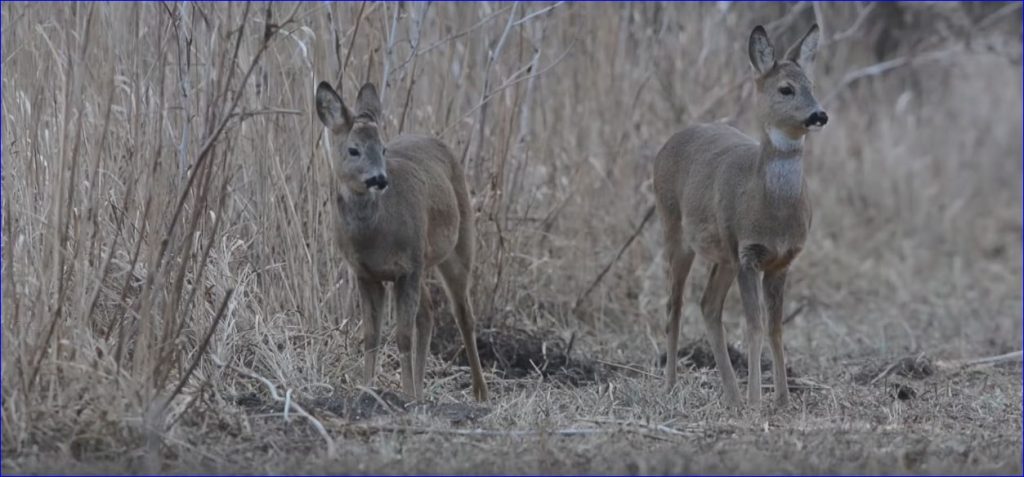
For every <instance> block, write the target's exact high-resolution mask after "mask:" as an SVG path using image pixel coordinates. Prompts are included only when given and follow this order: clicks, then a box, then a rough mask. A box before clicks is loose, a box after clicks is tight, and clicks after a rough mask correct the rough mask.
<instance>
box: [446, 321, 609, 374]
mask: <svg viewBox="0 0 1024 477" xmlns="http://www.w3.org/2000/svg"><path fill="white" fill-rule="evenodd" d="M439 321H441V322H440V323H438V326H435V329H434V337H433V339H432V340H431V342H430V352H431V353H432V354H434V355H435V356H437V357H438V358H441V359H443V360H446V361H450V362H452V363H453V364H456V365H459V366H468V365H469V362H468V361H467V360H466V353H465V348H464V347H463V343H462V335H461V334H460V333H459V329H458V327H456V326H455V324H454V322H453V320H439ZM476 344H477V348H478V350H479V352H480V361H481V363H482V364H483V366H484V368H491V369H493V370H494V371H495V372H496V374H498V375H499V376H500V377H502V378H503V379H522V378H526V377H529V376H536V375H539V376H540V377H541V378H542V379H543V380H544V381H546V382H553V383H560V384H565V385H569V386H586V385H589V384H595V383H600V382H603V381H605V380H607V379H608V376H609V370H608V369H607V368H606V367H605V366H604V365H602V364H601V363H599V362H597V361H596V360H594V359H591V358H589V357H587V356H583V355H580V354H579V353H578V352H577V353H575V354H574V353H573V351H574V350H573V342H572V340H570V342H568V343H566V342H565V340H563V339H561V338H559V337H557V336H554V335H552V334H548V333H544V332H542V331H528V330H523V329H519V328H512V327H501V328H485V329H478V330H477V337H476Z"/></svg>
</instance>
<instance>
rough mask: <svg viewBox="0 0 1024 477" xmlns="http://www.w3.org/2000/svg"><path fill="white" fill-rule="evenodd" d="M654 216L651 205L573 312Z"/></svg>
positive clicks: (581, 296) (578, 299)
mask: <svg viewBox="0 0 1024 477" xmlns="http://www.w3.org/2000/svg"><path fill="white" fill-rule="evenodd" d="M653 216H654V206H653V205H651V206H649V207H647V212H645V213H644V219H643V220H641V221H640V224H639V225H637V226H636V229H634V230H633V235H630V236H629V239H628V240H626V243H624V244H622V247H620V248H619V253H617V254H615V258H613V259H612V260H611V261H610V262H608V264H607V265H605V266H604V269H603V270H601V273H598V274H597V277H596V278H594V281H593V282H592V283H591V284H590V287H588V288H587V291H585V292H583V294H581V295H580V296H579V298H577V299H576V304H575V305H573V307H572V309H573V311H575V310H576V309H578V308H579V307H580V304H581V303H583V300H584V299H586V298H587V295H590V292H592V291H594V288H595V287H597V284H598V283H601V279H603V278H604V276H605V275H606V274H607V273H608V271H609V270H611V268H612V266H613V265H615V263H616V262H618V261H619V258H621V257H622V254H624V253H626V249H628V248H629V246H630V245H632V244H633V241H634V240H636V238H637V237H638V236H639V235H640V232H643V230H644V226H646V225H647V222H648V221H650V220H651V217H653Z"/></svg>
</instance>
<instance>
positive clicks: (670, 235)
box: [664, 218, 695, 391]
mask: <svg viewBox="0 0 1024 477" xmlns="http://www.w3.org/2000/svg"><path fill="white" fill-rule="evenodd" d="M664 227H665V249H666V251H667V252H668V274H669V281H670V282H671V285H670V286H671V288H670V289H669V300H668V310H667V311H668V323H667V325H666V326H665V334H666V336H667V338H668V339H667V343H666V346H667V348H666V350H665V387H666V388H667V389H668V390H669V391H671V390H672V388H673V387H675V385H676V361H677V360H678V357H677V356H676V355H677V354H678V352H679V321H680V319H681V318H682V314H683V293H684V292H685V291H686V277H687V276H688V275H689V274H690V267H691V266H692V265H693V259H694V256H695V254H694V252H693V250H692V249H690V248H689V247H688V246H687V245H685V244H683V242H682V224H681V223H680V222H679V221H678V218H676V220H672V219H671V218H666V220H665V221H664Z"/></svg>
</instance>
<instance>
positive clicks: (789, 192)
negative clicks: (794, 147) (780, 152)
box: [765, 156, 804, 199]
mask: <svg viewBox="0 0 1024 477" xmlns="http://www.w3.org/2000/svg"><path fill="white" fill-rule="evenodd" d="M803 175H804V161H803V159H802V158H801V157H800V156H794V157H786V158H779V159H773V160H771V161H769V162H768V164H766V165H765V186H766V188H767V190H768V194H769V195H771V196H772V197H775V198H778V199H797V198H799V197H800V192H801V191H802V189H803V185H804V180H803Z"/></svg>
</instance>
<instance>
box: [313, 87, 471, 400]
mask: <svg viewBox="0 0 1024 477" xmlns="http://www.w3.org/2000/svg"><path fill="white" fill-rule="evenodd" d="M316 112H317V115H318V116H319V117H320V121H321V122H323V123H324V125H325V126H327V128H328V129H330V131H331V135H332V136H333V139H334V140H333V141H332V143H333V145H334V146H335V148H336V151H335V154H337V156H336V158H335V159H334V160H335V161H336V162H335V165H334V169H335V176H334V182H335V185H336V186H337V205H338V212H339V214H340V217H338V220H337V236H338V243H339V245H340V247H341V250H342V253H343V254H344V255H345V258H346V260H347V261H348V263H349V265H350V266H351V267H352V270H353V272H354V273H355V275H356V279H357V280H358V282H359V292H360V295H361V297H362V302H363V306H364V307H366V308H367V309H368V310H367V311H366V312H365V313H366V319H365V320H364V322H363V335H364V343H363V346H364V348H365V352H366V356H365V369H364V372H365V374H364V379H365V382H366V385H367V386H370V385H372V383H373V379H374V375H375V373H376V365H377V349H378V347H379V345H380V327H381V322H382V321H383V320H384V283H383V282H386V281H391V282H394V283H395V287H394V295H395V305H396V306H395V310H396V313H395V315H396V321H397V326H398V330H397V333H396V334H397V338H398V350H399V353H400V361H401V368H402V390H403V391H404V392H405V393H407V394H409V395H412V396H414V397H415V398H417V399H418V398H421V397H422V394H423V373H424V368H425V366H426V359H427V351H428V348H429V347H430V335H431V333H432V332H433V317H432V316H431V311H430V298H429V294H428V292H427V290H426V286H425V279H426V274H427V273H428V271H429V270H430V269H431V268H432V267H434V266H437V268H438V269H439V270H440V271H441V277H442V278H443V279H444V283H445V288H446V289H447V290H448V297H449V299H450V300H451V302H452V310H453V311H454V314H455V319H456V320H457V321H458V325H459V331H460V332H461V333H462V340H463V342H464V343H465V349H466V356H467V357H468V358H469V366H470V371H471V374H472V380H473V395H474V396H475V397H476V399H477V400H480V401H484V400H486V399H487V383H486V382H484V376H483V371H482V369H481V367H480V356H479V354H478V353H477V348H476V332H475V330H474V317H473V309H472V307H470V304H469V284H470V283H469V281H470V271H471V269H472V267H473V232H474V226H473V214H472V210H471V209H470V203H469V192H468V187H467V186H466V179H465V176H464V174H463V171H462V167H461V166H460V165H459V164H458V162H456V160H455V157H454V156H453V155H452V153H451V151H450V150H449V149H448V147H447V146H445V145H444V143H442V142H441V141H439V140H437V139H436V138H433V137H427V136H415V135H401V136H399V137H397V138H395V139H394V140H393V141H391V142H390V143H388V144H387V146H385V145H384V144H383V143H382V140H381V135H380V128H379V127H378V121H379V120H380V118H381V106H380V99H379V98H378V96H377V89H376V88H375V87H374V86H373V85H372V84H370V83H367V84H365V85H363V87H362V88H361V89H360V90H359V96H358V98H357V99H356V109H355V111H351V110H349V109H348V108H347V107H346V106H345V104H344V102H342V100H341V97H340V96H339V95H338V93H336V92H335V91H334V89H333V88H331V86H330V85H329V84H327V83H326V82H321V83H320V85H319V86H318V87H317V89H316ZM411 351H414V353H411Z"/></svg>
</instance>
